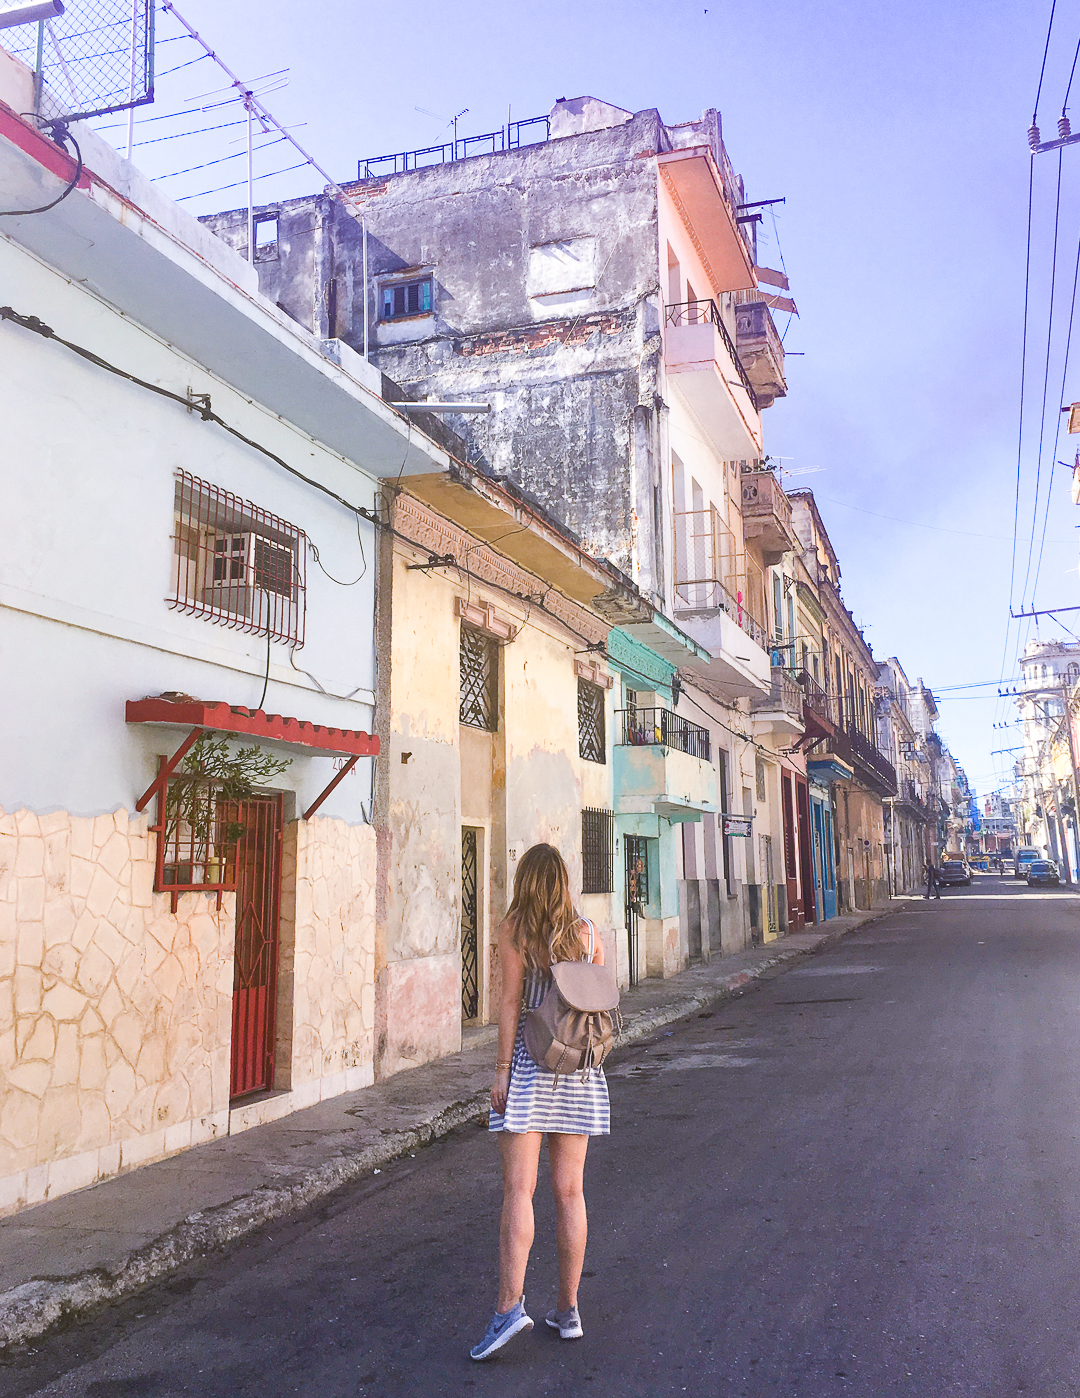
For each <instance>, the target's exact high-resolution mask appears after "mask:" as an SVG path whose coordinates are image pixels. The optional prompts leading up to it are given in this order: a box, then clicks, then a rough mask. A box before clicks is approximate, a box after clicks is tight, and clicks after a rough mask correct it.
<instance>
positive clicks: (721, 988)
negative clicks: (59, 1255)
mask: <svg viewBox="0 0 1080 1398" xmlns="http://www.w3.org/2000/svg"><path fill="white" fill-rule="evenodd" d="M896 911H899V909H898V908H897V909H892V908H890V909H887V910H883V911H880V912H874V913H870V914H868V915H867V916H866V917H865V918H862V919H861V920H860V921H859V922H856V923H853V924H852V925H851V926H850V927H844V928H841V929H838V930H837V931H836V932H834V933H829V932H827V931H826V932H823V933H822V934H821V939H820V941H819V942H817V944H816V945H814V946H812V947H791V948H784V947H783V946H782V945H781V947H779V948H778V949H777V952H776V954H775V955H773V956H770V957H769V958H768V959H767V960H766V961H763V962H761V963H760V964H759V965H757V966H755V967H754V968H753V970H751V971H745V970H744V971H734V972H732V974H731V975H729V976H725V977H724V978H722V979H721V980H719V981H715V982H713V983H712V984H711V985H709V986H704V987H702V988H701V990H698V991H694V992H691V993H689V994H686V995H681V996H680V997H679V998H678V999H676V1000H673V1001H671V1002H670V1003H668V1004H666V1005H664V1006H662V1007H660V1008H658V1009H655V1010H651V1011H644V1012H642V1013H641V1014H638V1015H635V1016H634V1017H633V1018H632V1019H628V1021H627V1023H626V1025H625V1027H624V1029H623V1033H622V1035H621V1036H620V1039H619V1047H620V1048H622V1047H625V1046H627V1045H629V1044H635V1043H639V1042H640V1041H641V1040H642V1039H647V1038H649V1036H650V1035H652V1034H654V1033H655V1032H656V1031H657V1030H658V1029H662V1028H663V1027H664V1026H665V1025H667V1024H673V1023H675V1022H676V1021H677V1020H680V1019H686V1018H687V1017H688V1016H690V1015H692V1014H694V1013H695V1012H696V1011H698V1010H701V1009H704V1008H705V1006H707V1005H710V1004H714V1003H715V1002H716V1001H717V1000H724V999H728V998H729V997H731V996H733V995H735V994H737V993H738V992H739V991H741V990H743V989H744V988H745V987H746V986H747V985H750V984H752V983H753V982H754V981H759V980H761V979H762V978H763V977H764V976H765V975H766V974H767V973H768V972H770V971H773V970H775V969H776V968H777V967H778V966H783V965H785V964H786V963H788V962H792V961H799V960H802V959H803V958H804V957H807V956H813V955H815V954H816V953H817V952H820V951H822V950H824V949H825V948H827V947H829V946H831V945H833V944H834V943H836V942H839V941H841V940H842V939H843V938H844V937H846V936H847V935H848V934H849V933H851V932H855V931H857V930H858V929H859V928H861V927H865V926H867V924H868V923H872V922H877V921H878V920H879V919H880V918H882V917H885V916H887V915H888V914H889V913H891V912H896ZM487 1105H488V1089H486V1088H485V1089H483V1090H482V1091H480V1092H475V1093H473V1094H471V1095H470V1096H468V1097H466V1098H462V1099H461V1100H460V1101H457V1102H452V1103H450V1104H449V1105H447V1106H445V1107H443V1108H441V1109H440V1110H439V1111H437V1112H433V1113H432V1114H431V1115H430V1116H429V1117H427V1118H425V1119H424V1120H422V1121H420V1122H418V1123H417V1124H416V1125H415V1126H414V1127H411V1128H410V1129H409V1130H407V1131H396V1132H394V1133H393V1134H392V1135H389V1136H387V1137H386V1138H385V1139H384V1140H382V1141H380V1142H379V1143H378V1144H377V1145H373V1146H369V1147H367V1148H366V1149H364V1150H360V1151H357V1152H356V1154H355V1155H348V1156H341V1157H339V1158H338V1159H337V1160H332V1161H327V1162H326V1163H325V1164H323V1165H320V1166H318V1167H317V1168H316V1169H314V1170H312V1171H311V1172H310V1173H309V1174H307V1175H306V1176H304V1178H303V1179H301V1180H298V1181H297V1182H296V1183H295V1184H292V1185H285V1186H280V1187H273V1186H262V1187H260V1188H258V1189H255V1190H253V1191H252V1192H251V1193H250V1194H245V1195H243V1196H242V1197H240V1198H238V1199H232V1200H230V1201H229V1202H228V1203H227V1204H221V1205H218V1206H217V1207H215V1208H213V1209H207V1210H206V1211H205V1212H201V1213H195V1214H190V1215H189V1216H188V1217H187V1218H185V1219H183V1220H182V1221H181V1222H180V1223H178V1224H176V1225H175V1227H173V1228H170V1229H169V1230H168V1231H167V1232H165V1233H163V1234H161V1236H160V1237H158V1238H155V1239H154V1240H153V1241H152V1242H150V1243H147V1244H145V1245H144V1246H143V1247H141V1248H138V1249H136V1250H135V1251H134V1252H132V1253H130V1254H129V1256H128V1257H127V1258H126V1259H125V1261H124V1263H123V1264H122V1265H121V1267H120V1268H119V1269H118V1270H117V1271H115V1272H111V1271H106V1270H105V1269H104V1268H92V1269H90V1270H88V1271H85V1272H80V1273H78V1274H77V1275H75V1276H73V1277H65V1278H63V1279H62V1280H56V1279H47V1278H46V1279H42V1280H38V1281H32V1282H24V1283H23V1284H22V1285H20V1286H16V1287H12V1288H11V1289H10V1290H9V1291H7V1292H4V1293H3V1294H0V1351H2V1350H5V1349H10V1348H11V1347H13V1346H16V1345H23V1344H26V1343H28V1342H29V1341H31V1340H37V1339H41V1338H42V1337H43V1336H44V1335H46V1334H47V1333H48V1332H49V1331H50V1330H54V1329H56V1328H57V1327H59V1326H61V1325H64V1324H67V1323H70V1322H72V1321H75V1320H78V1319H79V1318H81V1317H82V1316H84V1315H86V1314H87V1313H89V1312H90V1311H92V1310H95V1309H96V1308H98V1307H99V1306H102V1305H105V1304H107V1303H109V1302H113V1301H119V1300H122V1299H123V1298H124V1297H126V1296H131V1295H133V1294H134V1293H135V1292H137V1291H140V1290H141V1289H142V1288H143V1287H146V1286H149V1285H150V1284H151V1283H152V1282H156V1281H160V1280H161V1279H162V1278H163V1277H166V1276H168V1275H169V1274H170V1273H171V1272H175V1271H177V1270H178V1269H179V1268H181V1267H183V1266H186V1265H187V1263H189V1262H193V1261H197V1260H198V1259H200V1258H203V1257H205V1256H207V1254H208V1253H211V1252H213V1251H214V1250H215V1249H217V1248H221V1247H225V1246H226V1245H227V1244H229V1243H232V1242H235V1241H236V1239H238V1238H242V1237H244V1235H245V1234H247V1233H251V1232H253V1231H254V1230H255V1229H256V1228H259V1227H261V1226H262V1225H263V1224H265V1223H270V1222H272V1221H273V1220H275V1219H279V1218H283V1217H285V1216H286V1215H288V1214H291V1213H295V1212H297V1211H298V1210H300V1209H303V1208H307V1207H308V1206H310V1205H311V1204H314V1203H317V1202H318V1201H319V1200H320V1199H323V1198H325V1197H326V1196H327V1195H328V1194H332V1193H333V1192H334V1191H335V1190H337V1189H340V1188H341V1187H342V1186H343V1185H346V1184H351V1183H352V1182H354V1181H355V1180H358V1179H360V1178H362V1177H364V1176H368V1175H370V1174H372V1173H373V1172H374V1171H375V1170H378V1169H381V1168H382V1167H383V1166H385V1165H388V1164H390V1163H391V1162H392V1161H394V1160H397V1159H399V1158H400V1157H401V1156H403V1155H406V1154H408V1153H409V1152H411V1151H415V1150H416V1149H417V1148H418V1147H420V1146H426V1145H429V1144H430V1143H431V1142H432V1141H436V1140H438V1139H439V1138H440V1137H442V1136H446V1135H448V1134H449V1133H450V1132H451V1131H453V1130H455V1129H456V1128H457V1127H459V1126H464V1125H465V1124H466V1123H467V1122H469V1121H475V1120H476V1118H477V1117H478V1116H479V1115H480V1114H481V1113H482V1112H484V1111H486V1109H487Z"/></svg>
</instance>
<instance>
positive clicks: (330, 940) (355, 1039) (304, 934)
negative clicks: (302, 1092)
mask: <svg viewBox="0 0 1080 1398" xmlns="http://www.w3.org/2000/svg"><path fill="white" fill-rule="evenodd" d="M281 905H282V919H281V945H280V950H279V956H278V972H279V974H278V984H279V986H280V987H281V989H280V996H279V1000H278V1031H277V1056H276V1063H275V1084H276V1086H278V1087H281V1088H284V1087H289V1088H292V1089H293V1090H294V1091H297V1090H299V1089H301V1088H302V1085H303V1084H305V1083H311V1082H314V1081H315V1080H317V1079H328V1078H329V1079H333V1078H335V1077H337V1075H339V1074H342V1073H348V1074H349V1075H350V1077H349V1082H348V1085H349V1086H350V1087H352V1086H354V1085H355V1086H361V1085H362V1084H361V1083H360V1082H359V1081H357V1080H356V1078H357V1070H363V1072H362V1073H361V1076H362V1077H363V1078H364V1080H365V1081H366V1082H371V1081H372V1076H373V1071H374V1070H373V1066H372V1065H373V1060H374V1051H375V831H374V829H373V828H372V827H371V826H369V825H361V826H349V825H345V824H344V823H343V822H342V821H340V820H322V819H319V818H316V819H315V820H313V821H310V822H301V821H295V822H293V823H292V824H290V825H287V826H286V828H285V836H284V850H283V869H282V892H281ZM340 1090H341V1091H345V1090H346V1088H345V1086H342V1088H341V1089H340ZM330 1095H332V1093H331V1092H330V1091H327V1090H323V1091H322V1092H321V1096H323V1097H326V1096H330Z"/></svg>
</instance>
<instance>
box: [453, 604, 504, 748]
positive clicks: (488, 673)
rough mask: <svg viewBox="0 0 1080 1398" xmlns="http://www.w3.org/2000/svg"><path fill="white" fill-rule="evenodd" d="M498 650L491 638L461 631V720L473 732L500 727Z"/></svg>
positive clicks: (462, 629) (478, 632) (491, 731)
mask: <svg viewBox="0 0 1080 1398" xmlns="http://www.w3.org/2000/svg"><path fill="white" fill-rule="evenodd" d="M498 678H499V647H498V644H497V643H496V642H495V641H494V640H493V639H492V637H490V636H485V635H484V633H483V632H482V631H474V630H473V628H472V627H471V626H462V628H461V698H460V710H459V714H458V717H459V718H460V720H461V722H462V723H467V724H468V725H469V727H470V728H486V729H487V731H488V732H489V733H494V732H495V730H496V729H497V728H498V726H499V700H498Z"/></svg>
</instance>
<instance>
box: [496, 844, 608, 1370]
mask: <svg viewBox="0 0 1080 1398" xmlns="http://www.w3.org/2000/svg"><path fill="white" fill-rule="evenodd" d="M499 960H500V963H501V965H502V995H501V999H500V1003H499V1048H498V1056H497V1061H496V1065H495V1082H494V1084H493V1085H492V1088H491V1112H490V1114H489V1117H488V1129H489V1130H491V1131H497V1132H498V1133H499V1150H500V1154H501V1156H502V1176H503V1206H502V1219H501V1222H500V1226H499V1295H498V1300H497V1302H496V1307H495V1314H494V1316H493V1317H492V1319H491V1322H490V1323H489V1325H488V1328H487V1330H486V1331H485V1333H484V1337H483V1339H482V1340H481V1341H480V1343H479V1344H477V1345H474V1346H473V1348H472V1350H471V1351H470V1353H471V1355H472V1357H473V1359H488V1358H490V1356H491V1355H493V1354H495V1353H496V1351H497V1350H500V1349H501V1348H502V1347H503V1345H505V1344H506V1343H507V1341H508V1340H510V1339H512V1338H513V1336H514V1335H517V1334H518V1333H519V1332H520V1331H522V1330H531V1329H532V1325H533V1323H532V1320H531V1318H530V1317H529V1315H528V1313H527V1312H526V1310H525V1296H524V1289H525V1268H526V1265H527V1264H528V1261H529V1250H530V1248H531V1247H532V1242H533V1230H534V1225H533V1203H532V1201H533V1193H534V1191H535V1189H536V1175H537V1168H538V1166H539V1162H540V1143H541V1141H542V1139H543V1136H544V1133H545V1132H546V1133H547V1138H548V1158H549V1163H550V1166H551V1190H552V1193H553V1195H554V1197H555V1218H556V1225H555V1226H556V1237H557V1242H558V1252H559V1292H558V1296H557V1298H556V1303H555V1306H554V1307H553V1309H552V1310H550V1311H549V1312H548V1314H547V1317H546V1320H547V1324H548V1325H549V1326H550V1327H551V1328H552V1329H553V1330H558V1332H559V1335H560V1336H561V1337H562V1339H564V1340H580V1339H581V1337H582V1334H583V1331H582V1327H581V1317H580V1316H579V1314H578V1306H577V1302H578V1283H579V1281H580V1279H581V1269H582V1266H583V1265H584V1262H585V1239H586V1235H587V1232H588V1225H587V1222H586V1216H585V1194H584V1174H585V1152H586V1150H587V1149H588V1145H589V1137H590V1136H606V1135H607V1134H608V1132H609V1129H610V1116H609V1109H608V1090H607V1082H606V1080H605V1078H604V1072H603V1069H602V1068H597V1069H593V1070H591V1071H590V1072H587V1073H584V1074H583V1073H571V1074H567V1075H566V1076H558V1075H556V1074H555V1073H551V1072H548V1071H547V1070H546V1069H544V1068H540V1067H538V1066H537V1064H536V1063H534V1062H533V1060H532V1059H531V1058H530V1057H529V1054H528V1052H527V1050H526V1048H525V1038H524V1022H525V1014H526V1012H527V1011H528V1010H530V1009H535V1008H536V1006H537V1005H539V1004H540V1002H541V1000H542V999H543V998H544V995H545V993H546V992H547V990H548V988H549V986H550V985H551V980H552V977H551V967H552V965H553V964H554V963H555V962H559V961H594V962H596V963H597V964H599V965H602V964H603V961H604V944H603V942H602V941H601V940H600V938H599V937H598V936H597V935H596V929H595V927H594V926H593V924H592V923H591V922H590V921H589V919H588V918H582V917H580V916H579V914H578V913H577V912H575V910H574V906H573V904H572V903H571V901H570V880H569V877H568V875H567V870H566V864H565V863H564V862H563V858H562V855H560V853H559V851H558V850H557V849H555V848H553V847H552V846H551V845H534V846H533V847H532V849H530V850H529V851H528V852H527V853H526V854H525V855H523V856H522V859H521V862H520V864H519V865H518V868H517V873H516V875H515V876H514V900H513V902H512V903H511V905H510V911H509V912H508V913H507V915H506V917H505V919H504V920H503V922H502V923H501V925H500V927H499Z"/></svg>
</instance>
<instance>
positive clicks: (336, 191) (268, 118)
mask: <svg viewBox="0 0 1080 1398" xmlns="http://www.w3.org/2000/svg"><path fill="white" fill-rule="evenodd" d="M161 8H162V9H163V10H167V11H168V12H169V14H171V15H172V16H173V18H174V19H175V20H176V21H177V22H178V23H179V24H180V25H181V26H182V27H183V28H184V29H186V30H187V32H188V33H189V34H190V35H191V37H192V38H193V39H194V40H195V42H196V43H197V44H198V45H199V47H200V48H202V49H203V51H204V52H205V53H207V54H209V56H210V57H211V58H212V59H213V60H214V62H215V63H216V64H217V65H218V67H219V68H220V69H221V70H222V72H223V73H224V74H225V75H226V77H228V78H229V80H230V86H231V87H233V88H235V89H236V92H237V94H238V95H239V96H240V97H241V98H242V99H243V102H244V106H245V108H246V109H247V111H248V129H249V133H250V130H251V125H252V123H253V122H254V121H255V120H258V121H259V123H260V124H261V125H262V126H263V129H264V130H267V129H268V128H267V125H266V123H269V124H270V126H272V127H273V128H274V129H275V130H276V131H279V132H280V133H281V135H282V136H283V138H284V139H285V140H286V141H288V142H289V144H290V145H291V146H292V147H293V148H294V149H295V150H296V151H297V152H298V153H299V154H300V155H302V156H303V157H304V159H305V160H306V161H307V163H308V164H309V165H310V166H311V168H312V169H313V170H315V171H317V172H318V174H320V175H321V176H322V177H323V179H324V180H325V181H326V185H327V189H328V190H329V191H330V193H331V194H333V195H334V196H335V197H336V198H338V199H340V200H341V202H342V204H343V205H344V206H345V208H346V209H347V210H348V211H349V213H350V214H351V215H352V217H353V218H355V219H356V221H357V223H361V222H362V217H361V214H360V210H359V208H358V207H357V205H356V203H355V202H354V201H353V200H352V199H350V197H349V196H348V195H347V194H346V193H345V191H344V190H343V189H342V188H341V186H340V185H339V184H338V182H337V180H335V179H334V178H333V176H332V175H329V174H328V173H327V172H326V171H325V170H324V169H323V167H322V166H321V165H320V164H319V162H318V161H317V160H316V159H315V157H314V156H312V155H309V153H308V152H307V151H306V150H305V149H304V147H303V146H302V145H301V144H300V142H299V141H298V140H297V139H296V137H295V136H293V135H292V134H291V133H290V132H289V129H288V128H287V127H285V126H282V124H281V122H280V121H278V119H277V117H275V116H273V115H272V114H271V113H270V112H269V111H268V110H267V108H266V107H265V106H264V105H263V103H262V101H261V100H260V98H259V95H258V94H257V93H255V92H253V91H252V89H251V86H250V85H249V84H246V83H244V82H242V81H241V80H240V79H239V78H238V77H237V76H236V74H235V73H234V72H233V70H232V69H231V68H230V67H229V66H228V64H227V63H225V62H224V61H223V60H222V59H221V58H220V57H219V56H218V55H217V54H216V53H215V52H214V50H213V49H212V48H211V47H210V45H209V44H208V43H207V42H206V40H205V39H204V38H203V37H202V35H201V34H199V33H198V31H197V30H195V29H193V28H192V26H191V25H190V24H188V22H187V20H186V19H185V18H184V17H183V15H182V14H181V13H180V12H179V10H178V9H177V8H176V6H175V5H174V4H173V3H172V0H161ZM266 76H268V77H274V76H276V75H275V74H267V75H266ZM251 185H252V180H251V166H250V157H249V165H248V260H249V261H250V262H254V260H255V248H254V241H255V240H254V237H253V233H254V229H253V227H252V225H253V222H254V211H253V207H252V191H251Z"/></svg>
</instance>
